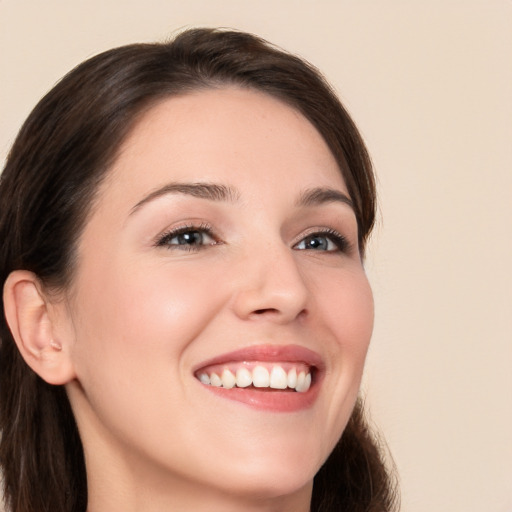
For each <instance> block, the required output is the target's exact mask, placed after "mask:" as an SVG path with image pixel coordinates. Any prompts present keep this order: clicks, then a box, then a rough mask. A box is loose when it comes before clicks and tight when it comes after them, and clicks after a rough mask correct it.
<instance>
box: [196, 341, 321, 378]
mask: <svg viewBox="0 0 512 512" xmlns="http://www.w3.org/2000/svg"><path fill="white" fill-rule="evenodd" d="M241 361H261V362H275V363H278V362H285V361H286V362H292V363H293V362H301V363H305V364H307V365H308V366H310V367H314V368H316V369H317V370H322V369H323V367H324V363H323V360H322V358H321V356H320V355H319V354H318V353H317V352H314V351H313V350H310V349H308V348H306V347H302V346H300V345H252V346H250V347H245V348H241V349H238V350H234V351H233V352H226V353H224V354H220V355H218V356H215V357H213V358H212V359H208V360H207V361H203V362H202V363H200V364H199V365H197V367H196V368H195V369H194V372H197V371H198V370H200V369H201V368H205V367H207V366H211V365H215V364H223V363H232V362H241Z"/></svg>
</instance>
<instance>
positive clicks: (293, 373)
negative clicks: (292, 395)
mask: <svg viewBox="0 0 512 512" xmlns="http://www.w3.org/2000/svg"><path fill="white" fill-rule="evenodd" d="M296 385H297V370H296V369H295V368H292V369H291V370H290V371H289V372H288V387H289V388H292V389H295V386H296Z"/></svg>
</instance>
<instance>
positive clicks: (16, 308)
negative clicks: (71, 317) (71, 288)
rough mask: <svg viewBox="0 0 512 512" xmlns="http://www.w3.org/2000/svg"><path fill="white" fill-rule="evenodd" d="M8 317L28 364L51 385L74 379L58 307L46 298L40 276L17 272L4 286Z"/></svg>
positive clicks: (17, 343)
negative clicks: (58, 316) (60, 324)
mask: <svg viewBox="0 0 512 512" xmlns="http://www.w3.org/2000/svg"><path fill="white" fill-rule="evenodd" d="M3 298H4V308H5V317H6V320H7V323H8V325H9V328H10V330H11V332H12V335H13V338H14V340H15V342H16V345H17V346H18V350H19V351H20V353H21V355H22V356H23V358H24V359H25V361H26V363H27V364H28V365H29V366H30V367H31V368H32V370H34V371H35V372H36V373H37V374H38V375H39V376H40V377H41V378H42V379H43V380H45V381H46V382H48V383H49V384H66V383H68V382H70V381H71V380H72V379H73V378H74V377H75V374H74V369H73V364H72V361H71V357H70V354H69V342H70V341H71V340H69V339H67V337H66V336H63V335H62V332H60V329H59V322H58V318H57V308H56V307H55V306H54V305H53V304H52V303H51V302H50V301H49V300H48V299H47V297H46V296H45V294H44V292H43V289H42V286H41V283H40V281H39V279H38V278H37V276H36V275H35V274H33V273H32V272H28V271H25V270H15V271H14V272H12V273H11V274H10V275H9V277H8V278H7V280H6V282H5V285H4V296H3Z"/></svg>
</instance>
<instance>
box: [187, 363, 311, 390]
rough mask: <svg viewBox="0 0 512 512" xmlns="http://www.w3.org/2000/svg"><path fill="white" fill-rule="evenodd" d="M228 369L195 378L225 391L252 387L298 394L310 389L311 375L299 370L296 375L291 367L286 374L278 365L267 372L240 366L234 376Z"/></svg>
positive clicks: (260, 366) (295, 371)
mask: <svg viewBox="0 0 512 512" xmlns="http://www.w3.org/2000/svg"><path fill="white" fill-rule="evenodd" d="M233 372H234V370H233V371H231V370H230V369H228V368H224V369H223V370H222V373H221V374H220V376H219V373H220V370H219V373H216V372H212V373H211V374H210V375H208V373H206V372H203V373H200V374H199V375H198V376H197V378H198V379H199V381H200V382H201V383H202V384H205V385H210V386H214V387H222V388H225V389H232V388H234V387H237V388H247V387H249V386H251V385H253V386H254V387H255V388H269V387H270V388H272V389H286V388H290V389H295V391H297V392H299V393H305V392H306V391H308V390H309V388H310V387H311V373H310V372H309V371H304V370H303V369H301V370H300V371H299V372H298V373H297V368H295V367H293V368H291V369H290V370H289V371H288V372H286V371H285V370H284V368H283V367H282V366H280V365H277V364H275V365H273V366H272V368H271V370H270V371H269V370H268V369H267V368H265V366H262V365H257V366H255V367H254V368H253V370H252V372H251V370H250V368H247V367H245V366H242V367H240V368H238V370H237V371H236V374H235V373H233Z"/></svg>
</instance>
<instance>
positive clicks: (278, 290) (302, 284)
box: [233, 243, 310, 324]
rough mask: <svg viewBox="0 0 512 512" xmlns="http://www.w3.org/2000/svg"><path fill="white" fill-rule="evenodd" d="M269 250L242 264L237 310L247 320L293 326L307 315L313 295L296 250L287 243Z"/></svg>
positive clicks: (235, 303) (253, 255)
mask: <svg viewBox="0 0 512 512" xmlns="http://www.w3.org/2000/svg"><path fill="white" fill-rule="evenodd" d="M267 249H268V250H261V251H258V254H257V255H255V254H254V253H252V254H249V255H246V257H245V258H244V260H243V262H242V263H241V271H240V273H239V279H238V283H235V285H236V291H235V294H234V302H233V309H234V311H235V314H236V315H237V316H238V317H240V318H241V319H244V320H249V319H263V318H266V319H268V320H270V321H273V322H276V323H281V324H285V323H289V322H292V321H293V320H295V319H297V318H299V317H301V316H305V315H306V314H307V304H308V300H309V297H310V294H309V293H308V288H307V285H306V281H305V279H304V275H303V274H302V273H301V269H300V268H299V266H298V264H297V261H296V258H295V255H294V251H293V249H291V248H290V247H287V246H286V245H285V244H284V243H282V244H279V247H273V248H267Z"/></svg>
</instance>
